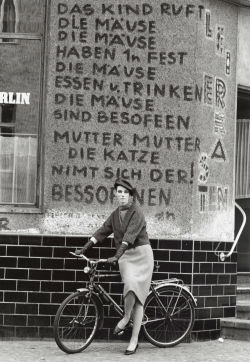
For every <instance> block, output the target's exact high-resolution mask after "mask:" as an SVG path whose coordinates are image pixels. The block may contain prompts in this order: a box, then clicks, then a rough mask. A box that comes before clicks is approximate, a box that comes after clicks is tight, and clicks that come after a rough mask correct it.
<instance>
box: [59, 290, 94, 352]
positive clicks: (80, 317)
mask: <svg viewBox="0 0 250 362" xmlns="http://www.w3.org/2000/svg"><path fill="white" fill-rule="evenodd" d="M98 320H99V312H98V307H97V305H96V303H95V300H94V299H93V298H92V297H91V296H88V297H86V293H75V294H73V295H71V296H69V297H68V298H67V299H66V300H65V301H64V303H63V304H62V305H61V307H60V309H59V310H58V313H57V315H56V318H55V325H54V330H55V338H56V342H57V344H58V346H59V347H60V348H61V349H62V350H63V351H64V352H67V353H75V352H80V351H81V350H83V349H84V348H86V347H87V346H88V344H89V343H90V342H91V341H92V339H93V337H94V334H95V332H96V329H97V325H98Z"/></svg>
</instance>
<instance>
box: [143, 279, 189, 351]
mask: <svg viewBox="0 0 250 362" xmlns="http://www.w3.org/2000/svg"><path fill="white" fill-rule="evenodd" d="M156 293H157V296H158V297H156V296H155V295H154V293H153V292H152V293H150V294H149V296H148V297H147V300H146V302H145V321H144V323H143V326H142V327H143V331H144V334H145V337H146V338H147V340H148V341H149V342H151V343H152V344H154V345H155V346H157V347H173V346H175V345H176V344H178V343H180V342H181V341H182V340H183V339H184V338H185V337H187V336H188V334H189V333H190V332H191V330H192V328H193V324H194V318H195V316H194V303H193V300H192V298H191V296H190V295H189V293H188V292H186V291H185V289H183V288H180V287H179V286H174V285H173V286H171V285H168V286H162V287H160V288H158V289H157V290H156Z"/></svg>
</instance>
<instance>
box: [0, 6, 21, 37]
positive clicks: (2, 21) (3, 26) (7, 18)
mask: <svg viewBox="0 0 250 362" xmlns="http://www.w3.org/2000/svg"><path fill="white" fill-rule="evenodd" d="M0 12H1V16H0V31H1V32H3V33H16V32H17V30H18V20H19V16H18V0H1V7H0ZM1 42H3V43H11V42H13V43H16V39H8V38H4V39H1Z"/></svg>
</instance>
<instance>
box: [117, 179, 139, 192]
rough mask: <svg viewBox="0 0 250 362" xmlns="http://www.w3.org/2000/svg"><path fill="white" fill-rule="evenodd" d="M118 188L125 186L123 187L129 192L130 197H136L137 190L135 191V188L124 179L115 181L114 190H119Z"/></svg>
mask: <svg viewBox="0 0 250 362" xmlns="http://www.w3.org/2000/svg"><path fill="white" fill-rule="evenodd" d="M118 186H123V187H125V189H127V190H128V192H129V194H130V196H134V193H135V189H134V187H133V186H132V185H131V184H130V183H129V182H128V181H127V180H124V179H122V178H118V179H117V180H116V181H115V184H114V188H115V189H117V187H118Z"/></svg>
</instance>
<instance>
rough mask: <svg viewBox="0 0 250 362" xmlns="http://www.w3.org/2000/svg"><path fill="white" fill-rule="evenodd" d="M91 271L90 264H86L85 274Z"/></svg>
mask: <svg viewBox="0 0 250 362" xmlns="http://www.w3.org/2000/svg"><path fill="white" fill-rule="evenodd" d="M89 271H90V267H89V266H85V268H84V269H83V272H84V273H85V274H88V273H89Z"/></svg>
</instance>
